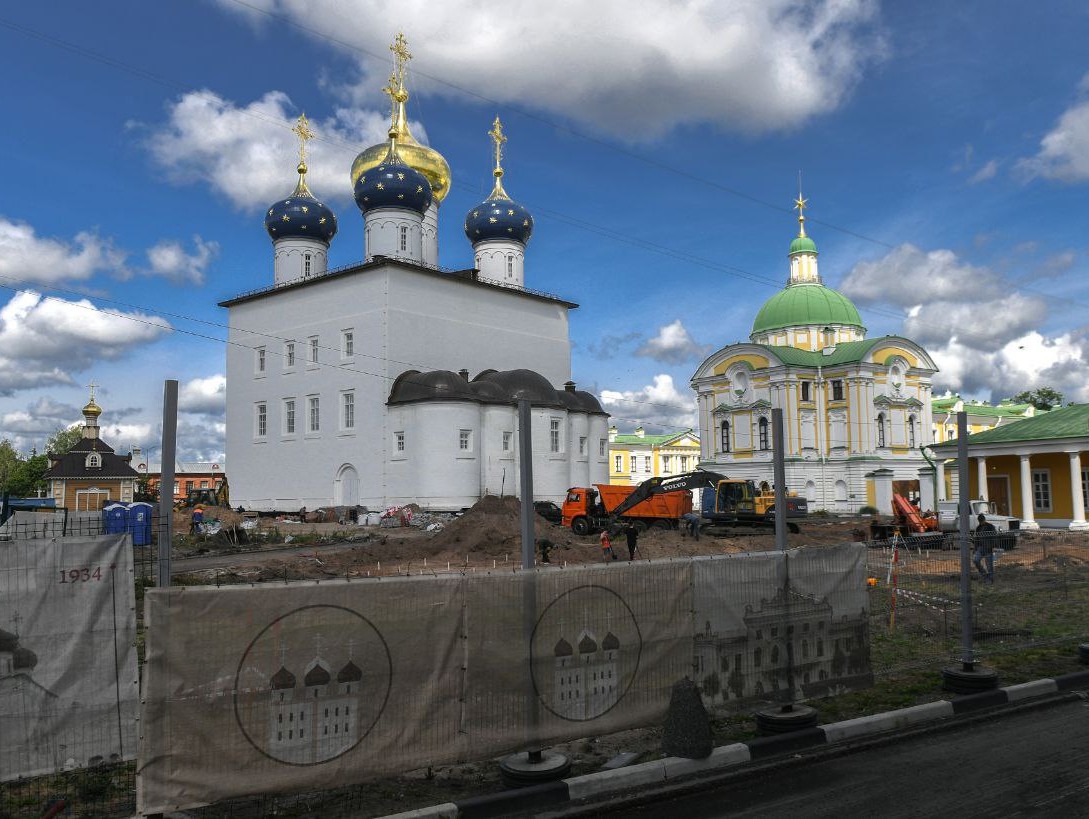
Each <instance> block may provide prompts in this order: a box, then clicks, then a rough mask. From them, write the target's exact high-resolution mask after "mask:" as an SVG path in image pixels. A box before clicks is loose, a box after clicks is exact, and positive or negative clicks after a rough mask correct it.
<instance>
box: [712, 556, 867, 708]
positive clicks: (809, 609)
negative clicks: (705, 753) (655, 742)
mask: <svg viewBox="0 0 1089 819" xmlns="http://www.w3.org/2000/svg"><path fill="white" fill-rule="evenodd" d="M692 566H693V571H694V573H695V577H694V588H695V612H696V614H695V621H696V635H695V651H694V658H695V680H696V682H697V684H698V685H699V686H700V690H701V691H702V692H703V696H704V701H705V702H707V703H708V704H709V705H711V704H714V705H718V704H722V703H729V702H732V701H741V702H744V701H746V700H749V701H766V700H769V699H770V700H772V701H789V699H790V692H793V698H794V699H806V698H809V697H820V696H826V695H829V694H834V693H838V692H842V691H847V690H850V689H853V688H861V687H866V686H869V685H872V683H873V676H872V673H871V670H870V643H869V630H868V629H869V616H868V605H869V602H868V601H869V598H868V597H867V595H866V591H865V589H866V585H865V580H866V554H865V550H864V548H863V547H862V546H860V545H858V544H845V545H841V546H831V547H821V548H819V549H793V550H790V551H787V552H752V553H742V554H736V555H724V556H721V557H716V558H714V559H711V560H698V561H694V562H693V564H692Z"/></svg>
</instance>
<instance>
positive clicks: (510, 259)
mask: <svg viewBox="0 0 1089 819" xmlns="http://www.w3.org/2000/svg"><path fill="white" fill-rule="evenodd" d="M507 275H508V276H513V275H514V254H513V253H510V254H508V255H507Z"/></svg>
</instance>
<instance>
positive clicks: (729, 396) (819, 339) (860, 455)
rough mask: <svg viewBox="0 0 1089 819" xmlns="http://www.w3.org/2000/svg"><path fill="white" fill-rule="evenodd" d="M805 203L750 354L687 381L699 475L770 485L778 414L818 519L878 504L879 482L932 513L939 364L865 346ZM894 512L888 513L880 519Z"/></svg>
mask: <svg viewBox="0 0 1089 819" xmlns="http://www.w3.org/2000/svg"><path fill="white" fill-rule="evenodd" d="M807 204H808V203H807V202H806V200H805V199H803V198H802V197H801V195H799V197H798V199H797V200H795V207H796V208H797V209H798V225H799V227H798V235H797V236H796V237H795V238H794V240H793V241H792V242H791V244H790V249H789V251H788V254H787V255H788V259H789V264H790V272H789V275H788V277H787V283H786V286H785V287H784V288H783V289H782V290H780V291H779V292H778V293H776V294H775V295H773V296H772V297H771V298H769V299H768V300H767V302H765V303H764V305H763V307H761V308H760V311H759V312H758V313H757V314H756V317H755V319H754V320H753V324H752V328H751V331H750V333H749V341H748V342H747V343H739V344H731V345H728V346H726V347H723V348H721V349H720V350H717V351H716V352H714V353H712V354H711V355H710V356H708V357H707V359H706V360H705V361H704V362H703V363H702V364H701V365H700V367H699V369H697V370H696V372H695V373H694V374H693V375H692V378H691V384H692V388H693V389H694V390H695V391H696V396H697V402H696V403H697V412H698V417H699V432H700V435H699V437H700V441H701V453H700V466H702V467H704V468H706V469H710V470H714V471H716V472H721V473H724V474H726V475H729V476H731V477H739V478H751V479H753V480H755V481H757V482H759V481H763V480H766V481H769V482H770V481H771V480H772V440H771V436H772V431H771V411H772V409H774V408H776V407H778V408H781V409H782V410H783V416H784V422H785V424H784V426H785V429H784V434H785V439H786V440H785V444H786V446H785V449H786V466H787V484H788V488H789V489H791V490H793V491H797V492H799V493H801V494H804V495H805V497H806V498H807V499H808V501H809V504H810V508H811V509H826V510H828V511H834V512H854V511H857V510H858V509H860V508H861V507H863V506H867V505H870V506H872V505H875V504H876V502H877V500H876V498H877V489H876V486H877V484H876V480H875V476H874V473H875V472H878V470H881V472H880V475H882V476H888V475H889V472H888V471H885V470H889V471H891V477H892V484H893V491H898V492H901V493H902V494H905V495H909V496H918V497H919V500H920V503H921V504H923V505H928V506H931V507H932V506H933V503H934V498H933V491H932V489H931V487H932V486H933V483H932V481H931V480H929V479H927V480H925V481H922V482H921V481H920V470H925V469H926V468H927V462H926V460H925V458H924V457H923V455H922V453H921V452H920V447H922V446H924V445H927V444H930V443H931V442H932V437H931V436H932V421H931V418H932V407H931V382H932V378H933V375H934V373H935V372H937V369H938V368H937V365H936V364H935V363H934V361H933V359H932V358H931V357H930V355H929V354H928V353H927V352H926V350H924V349H923V348H922V347H921V346H920V345H918V344H916V343H915V342H914V341H912V340H911V339H908V338H903V337H900V336H883V337H879V338H867V337H866V327H865V325H864V324H863V323H862V317H861V315H860V314H859V312H858V309H857V308H856V307H855V305H854V304H852V303H851V300H850V299H848V298H847V297H846V296H844V295H843V294H842V293H839V292H837V291H836V290H833V289H832V288H830V287H827V286H825V284H824V283H823V281H822V279H821V275H820V271H819V269H818V266H817V255H818V251H817V245H816V243H815V242H814V241H813V239H812V238H810V237H809V236H808V235H806V231H805V212H804V211H805V208H806V206H807ZM879 511H881V512H885V513H889V512H891V509H881V510H879Z"/></svg>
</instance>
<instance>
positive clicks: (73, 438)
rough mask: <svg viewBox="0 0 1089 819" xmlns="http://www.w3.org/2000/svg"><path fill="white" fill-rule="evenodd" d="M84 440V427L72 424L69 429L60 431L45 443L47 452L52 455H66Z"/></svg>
mask: <svg viewBox="0 0 1089 819" xmlns="http://www.w3.org/2000/svg"><path fill="white" fill-rule="evenodd" d="M81 438H83V425H82V424H72V426H70V427H68V429H58V430H57V431H55V432H54V433H53V434H52V435H50V436H49V440H48V441H46V442H45V451H46V452H48V453H49V454H51V455H64V454H65V453H66V452H68V450H70V449H71V448H72V447H74V446H75V445H76V444H78V443H79V442H80V439H81Z"/></svg>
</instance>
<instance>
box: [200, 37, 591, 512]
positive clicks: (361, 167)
mask: <svg viewBox="0 0 1089 819" xmlns="http://www.w3.org/2000/svg"><path fill="white" fill-rule="evenodd" d="M390 50H391V51H392V52H393V56H394V69H393V73H392V75H391V76H390V79H389V83H388V85H387V86H386V88H385V89H384V90H385V92H386V93H387V94H388V95H389V97H390V103H391V114H390V126H389V131H388V136H387V139H386V140H384V141H382V142H380V143H378V144H376V145H372V146H369V147H367V148H365V149H364V150H363V151H361V152H360V154H359V155H358V156H357V157H356V159H355V161H354V162H353V163H352V166H351V168H350V169H348V168H346V169H345V170H346V171H347V172H348V173H347V174H346V182H348V183H349V184H350V185H351V191H352V194H353V196H354V199H355V204H356V206H357V207H358V209H359V211H360V214H361V215H362V222H363V224H362V231H361V232H360V233H358V234H357V238H355V241H359V242H360V250H361V252H362V261H361V262H359V263H356V264H353V265H349V266H346V267H343V268H340V269H333V270H331V269H329V267H328V251H329V247H330V244H331V243H332V242H333V241H334V240H338V241H340V242H344V241H353V238H352V237H351V236H345V233H350V231H347V230H345V229H344V224H343V220H341V221H338V219H337V216H336V214H335V213H334V212H333V211H332V209H331V208H329V207H328V206H327V205H325V204H324V203H323V202H322V201H321V200H320V198H319V195H318V194H319V192H314V191H311V190H310V187H309V185H308V183H307V179H306V175H307V172H308V166H307V161H306V145H307V142H308V140H310V139H312V138H313V137H314V134H313V132H312V131H311V130H310V128H309V126H308V124H307V121H306V117H305V116H302V117H300V118H299V121H298V123H297V125H296V126H295V128H294V131H295V133H296V134H297V135H298V137H299V141H300V149H299V160H298V164H297V167H296V171H297V173H298V179H297V180H296V182H295V187H294V189H293V190H292V192H291V193H290V194H289V195H288V196H287V197H286V198H284V199H283V200H280V201H278V202H275V203H273V204H272V205H270V206H269V208H268V209H267V212H266V214H265V220H264V223H265V224H264V226H265V230H266V232H267V233H268V236H269V239H270V240H271V242H272V273H273V275H272V277H271V278H272V281H271V282H268V281H267V280H266V281H264V282H256V283H254V284H253V285H251V287H250V288H248V292H246V293H244V294H243V295H240V296H237V297H235V298H232V299H229V300H227V301H224V302H221V303H220V306H221V307H224V308H226V309H227V311H228V314H229V317H228V323H229V328H230V329H229V333H228V344H227V421H226V448H227V462H228V463H229V464H230V474H231V501H232V504H235V505H241V506H243V507H244V508H246V509H252V510H285V511H290V510H295V509H298V508H300V507H307V508H309V509H313V508H315V507H320V506H329V505H336V506H345V507H357V506H364V507H366V508H368V509H370V510H381V509H384V508H386V507H389V506H394V505H401V504H407V503H417V504H419V505H420V506H421V507H422V508H425V509H436V510H445V509H462V508H466V507H468V506H471V505H472V504H473V503H475V502H476V501H477V500H478V499H479V498H480V497H481V496H482V495H484V494H489V493H490V494H508V495H511V494H514V495H516V494H518V491H519V483H518V475H519V466H520V465H519V462H518V459H519V454H518V446H517V442H518V438H517V435H518V425H517V417H516V416H517V413H516V404H517V402H518V401H519V400H520V399H526V400H528V401H529V402H530V407H531V426H532V434H533V437H534V447H533V450H534V456H533V477H534V497H535V499H548V500H562V498H563V497H564V496H565V494H566V491H567V488H568V487H570V486H587V485H589V484H591V483H604V482H606V481H607V480H608V464H607V458H608V452H607V446H608V416H607V414H606V413H605V412H604V411H603V410H602V408H601V405H600V403H598V401H597V399H596V398H595V397H594V396H593V395H591V394H590V393H588V392H585V391H582V390H578V389H577V388H576V385H575V383H574V382H573V381H572V380H571V342H570V338H569V327H568V313H569V312H570V311H571V310H573V309H575V308H577V307H578V305H576V304H573V303H571V302H569V301H566V300H564V299H562V298H560V297H558V296H555V295H552V294H549V293H546V292H542V291H541V290H540V289H536V288H534V286H533V281H532V273H531V271H527V260H526V248H527V245H528V244H529V241H530V237H531V236H532V234H533V217H532V216H531V215H530V213H529V211H528V209H526V208H525V207H524V206H523V205H521V204H519V203H518V202H516V201H515V200H514V199H513V198H512V197H511V196H510V194H508V193H507V190H506V188H505V187H504V184H503V177H504V168H503V145H504V143H505V142H506V141H507V137H506V135H505V134H504V133H503V126H502V123H501V122H500V120H499V118H498V117H496V118H495V120H494V121H493V122H492V127H491V130H489V131H487V135H488V136H489V137H490V138H491V140H492V143H493V146H494V158H495V163H494V167H493V168H492V169H491V174H492V176H493V188H492V192H491V194H490V195H489V196H488V197H487V198H486V199H485V200H484V201H482V202H480V203H479V204H477V205H476V206H474V207H473V208H472V209H470V211H469V212H468V213H467V214H466V215H465V217H464V222H463V226H464V230H465V235H466V238H467V239H468V241H469V247H468V248H465V251H463V252H465V257H466V259H465V260H466V261H468V260H469V259H471V260H472V264H471V266H462V267H453V268H447V267H443V266H441V265H440V256H439V240H438V237H439V229H438V228H439V220H440V219H441V218H442V213H441V211H442V207H443V204H442V203H443V201H444V199H445V197H446V194H447V193H448V192H449V190H450V184H451V178H452V176H451V171H450V166H449V164H448V163H447V161H446V160H445V159H444V158H443V156H442V154H440V153H439V152H438V151H437V150H436V149H434V148H432V147H429V146H426V145H421V144H420V143H419V142H417V140H416V139H415V138H414V137H413V135H412V132H411V131H410V129H409V123H408V117H407V114H406V109H405V103H406V102H407V100H408V99H409V94H408V90H407V85H406V76H407V65H408V62H409V60H410V58H411V54H410V53H409V52H408V47H407V43H406V42H405V39H404V37H403V36H402V35H398V37H397V39H396V41H395V42H394V43H393V45H392V46H391V47H390ZM481 130H482V131H483V130H484V129H483V128H482V129H481ZM482 136H483V134H482ZM285 164H287V163H286V162H285ZM285 176H287V174H285ZM286 187H287V180H286V179H285V188H286ZM470 252H471V256H470ZM451 255H453V256H455V258H456V253H455V254H451ZM254 287H256V288H257V289H253V288H254Z"/></svg>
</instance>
